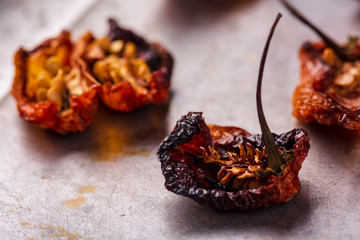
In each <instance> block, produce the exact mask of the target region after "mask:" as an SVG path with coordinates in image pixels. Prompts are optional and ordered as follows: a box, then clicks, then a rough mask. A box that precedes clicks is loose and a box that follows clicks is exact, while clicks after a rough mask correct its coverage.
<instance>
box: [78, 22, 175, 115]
mask: <svg viewBox="0 0 360 240" xmlns="http://www.w3.org/2000/svg"><path fill="white" fill-rule="evenodd" d="M109 25H110V31H109V33H108V36H107V37H108V39H109V40H110V41H115V40H123V41H124V42H125V43H126V42H128V41H130V42H133V43H135V45H136V47H137V49H138V53H137V56H138V57H139V58H141V59H143V60H144V61H145V62H146V63H147V64H148V65H149V67H150V69H151V73H152V77H151V80H150V82H149V84H148V86H147V88H146V91H145V92H139V91H137V90H136V89H135V88H133V86H132V85H131V84H130V83H129V82H128V81H122V82H120V83H111V82H106V83H104V84H102V87H101V89H100V98H101V100H102V102H103V103H104V104H105V105H106V106H108V107H109V108H111V109H114V110H117V111H124V112H131V111H133V110H135V109H138V108H140V107H143V106H145V105H148V104H151V103H166V102H167V101H168V100H169V95H170V79H171V74H172V68H173V63H174V60H173V58H172V56H171V54H170V53H169V52H168V51H167V50H166V49H164V48H163V47H162V46H161V45H160V44H158V43H148V42H147V41H146V40H145V39H143V38H142V37H140V36H138V35H136V34H135V33H134V32H132V31H130V30H127V29H124V28H122V27H120V26H118V25H117V23H116V22H115V21H114V20H112V19H110V20H109ZM89 39H92V40H94V39H95V38H94V37H93V36H92V35H91V34H90V36H84V37H82V39H80V40H79V41H83V42H84V43H86V44H90V43H91V41H89ZM83 60H84V61H85V62H86V64H87V65H88V66H89V65H91V64H92V63H91V62H89V61H87V60H86V59H85V58H83ZM90 68H91V67H89V69H90ZM93 77H94V76H93Z"/></svg>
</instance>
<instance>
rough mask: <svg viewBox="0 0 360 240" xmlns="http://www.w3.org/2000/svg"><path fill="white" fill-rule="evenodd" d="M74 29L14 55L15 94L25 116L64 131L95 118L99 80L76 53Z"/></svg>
mask: <svg viewBox="0 0 360 240" xmlns="http://www.w3.org/2000/svg"><path fill="white" fill-rule="evenodd" d="M72 49H73V45H72V43H71V40H70V33H69V32H67V31H63V32H62V33H61V34H60V35H59V36H58V37H56V38H52V39H49V40H47V41H45V42H43V43H42V44H40V45H39V46H37V47H36V48H35V49H33V50H31V51H26V50H24V49H23V48H20V49H19V50H18V51H17V52H16V53H15V57H14V63H15V68H16V71H15V77H14V82H13V86H12V91H11V93H12V95H13V96H14V97H15V99H16V101H17V107H18V110H19V113H20V116H21V117H22V118H24V119H25V120H27V121H29V122H31V123H34V124H37V125H40V126H41V127H42V128H45V129H51V130H53V131H55V132H58V133H61V134H67V133H70V132H78V131H83V130H84V129H85V128H86V127H87V126H88V125H90V123H91V122H92V121H93V119H94V118H95V115H96V112H97V108H98V83H97V82H96V81H95V80H94V79H93V78H92V77H91V76H90V75H89V74H87V73H86V72H85V71H84V70H85V69H84V66H82V65H81V63H80V64H79V61H78V60H77V59H76V58H75V57H74V56H73V55H72Z"/></svg>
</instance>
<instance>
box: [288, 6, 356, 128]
mask: <svg viewBox="0 0 360 240" xmlns="http://www.w3.org/2000/svg"><path fill="white" fill-rule="evenodd" d="M282 3H283V4H284V6H285V7H286V8H287V9H288V10H289V11H290V12H291V13H292V14H293V15H294V16H296V17H297V18H298V19H299V20H300V21H301V22H303V23H304V24H305V25H307V26H309V27H310V28H311V29H313V30H314V31H315V32H316V33H317V34H318V35H319V36H320V37H321V38H322V40H323V42H306V43H305V44H303V46H302V47H301V48H300V51H299V57H300V84H299V85H298V86H297V87H296V89H295V92H294V95H293V100H292V102H293V106H294V110H293V115H294V116H295V117H297V118H298V119H299V120H301V121H304V122H315V121H316V122H318V123H321V124H325V125H335V124H337V125H340V126H342V127H344V128H347V129H350V130H355V131H360V44H359V43H358V38H357V37H350V39H349V42H348V43H347V44H345V45H344V46H343V47H340V46H339V45H338V44H336V43H335V42H334V41H333V40H331V39H330V38H329V37H327V36H326V35H325V34H324V33H323V32H322V31H320V30H319V29H318V28H316V27H315V26H314V25H313V24H312V23H310V22H309V20H307V19H306V18H305V17H304V16H302V15H301V14H300V13H299V12H298V11H297V10H296V9H295V8H294V7H293V6H291V5H290V4H289V3H288V2H287V1H285V0H282Z"/></svg>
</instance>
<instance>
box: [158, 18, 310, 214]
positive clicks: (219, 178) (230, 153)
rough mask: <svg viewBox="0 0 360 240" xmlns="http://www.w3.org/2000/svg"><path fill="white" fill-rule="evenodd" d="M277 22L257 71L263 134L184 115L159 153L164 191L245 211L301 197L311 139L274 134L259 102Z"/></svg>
mask: <svg viewBox="0 0 360 240" xmlns="http://www.w3.org/2000/svg"><path fill="white" fill-rule="evenodd" d="M280 17H281V14H280V13H279V14H278V16H277V18H276V20H275V22H274V25H273V26H272V29H271V31H270V34H269V37H268V39H267V42H266V45H265V48H264V52H263V56H262V59H261V64H260V70H259V78H258V85H257V93H256V101H257V110H258V117H259V122H260V126H261V131H262V134H256V135H252V134H250V133H248V132H247V131H245V130H244V129H241V128H238V127H222V126H218V125H207V124H206V123H205V121H204V119H203V117H202V113H198V112H190V113H188V114H187V115H186V116H183V117H182V118H181V119H180V120H179V121H178V122H177V123H176V126H175V128H174V129H173V131H172V132H171V133H170V135H169V136H167V137H166V138H165V139H164V140H163V142H162V143H161V145H160V147H159V150H158V153H157V154H158V158H159V160H160V162H161V169H162V172H163V175H164V177H165V187H166V188H167V189H168V190H170V191H172V192H174V193H176V194H179V195H183V196H186V197H189V198H192V199H193V200H195V201H196V202H198V203H200V204H203V205H206V206H210V207H213V208H216V209H221V210H235V209H237V210H243V211H249V210H254V209H258V208H264V207H269V206H271V205H274V204H279V203H282V202H287V201H289V200H291V199H292V198H293V197H294V196H295V195H297V194H298V193H299V191H300V188H301V186H300V181H299V178H298V173H299V170H300V168H301V164H302V162H303V161H304V159H305V157H306V156H307V153H308V150H309V148H310V145H309V137H308V135H307V133H306V131H305V130H303V129H294V130H292V131H290V132H287V133H283V134H280V135H276V134H272V133H271V132H270V129H269V127H268V125H267V123H266V120H265V117H264V113H263V109H262V103H261V83H262V75H263V69H264V64H265V59H266V55H267V51H268V47H269V44H270V40H271V37H272V35H273V32H274V29H275V26H276V24H277V22H278V21H279V19H280Z"/></svg>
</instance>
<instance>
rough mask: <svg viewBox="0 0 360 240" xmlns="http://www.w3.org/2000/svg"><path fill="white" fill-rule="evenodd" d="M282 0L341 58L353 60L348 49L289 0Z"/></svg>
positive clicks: (293, 13)
mask: <svg viewBox="0 0 360 240" xmlns="http://www.w3.org/2000/svg"><path fill="white" fill-rule="evenodd" d="M280 2H281V3H282V4H283V5H284V6H285V7H286V9H287V10H289V11H290V13H291V14H292V15H294V16H295V17H296V18H297V19H299V20H300V21H301V22H302V23H304V24H305V25H306V26H308V27H310V28H311V29H312V30H313V31H314V32H315V33H316V34H317V35H318V36H319V37H320V38H321V39H322V40H323V41H324V42H325V43H326V45H328V46H329V47H330V48H331V49H333V50H334V52H335V53H336V54H337V55H338V56H339V58H340V59H341V60H343V61H352V58H351V56H350V55H349V54H347V53H346V51H345V50H344V49H343V48H342V47H340V46H339V45H338V44H337V43H336V42H335V41H333V40H332V39H331V38H330V37H328V36H327V35H326V34H325V33H323V32H322V31H321V30H320V29H319V28H317V27H316V26H315V25H314V24H312V23H311V22H310V21H309V20H308V19H306V18H305V17H304V15H302V14H301V13H300V12H299V11H298V10H296V9H295V7H293V6H292V5H291V4H290V3H288V1H286V0H280Z"/></svg>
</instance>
